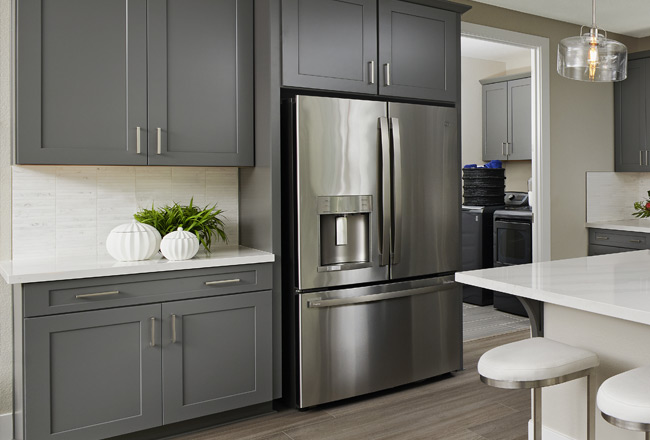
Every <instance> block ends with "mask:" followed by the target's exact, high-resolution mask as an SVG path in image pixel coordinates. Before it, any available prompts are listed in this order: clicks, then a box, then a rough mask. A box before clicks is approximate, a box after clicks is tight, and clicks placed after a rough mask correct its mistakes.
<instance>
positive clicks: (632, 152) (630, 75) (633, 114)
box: [614, 59, 650, 171]
mask: <svg viewBox="0 0 650 440" xmlns="http://www.w3.org/2000/svg"><path fill="white" fill-rule="evenodd" d="M649 74H650V70H649V69H648V60H646V59H640V60H633V61H630V62H629V63H628V65H627V79H625V80H624V81H621V82H617V83H615V85H614V115H615V119H614V121H615V123H614V128H615V144H614V145H615V152H616V164H615V169H616V171H650V167H649V166H648V160H650V159H648V154H649V153H648V150H650V146H649V145H648V139H647V131H648V127H650V123H649V122H650V121H648V118H650V112H648V111H647V110H646V105H647V104H648V92H649V91H650V87H649V84H648V82H650V76H649Z"/></svg>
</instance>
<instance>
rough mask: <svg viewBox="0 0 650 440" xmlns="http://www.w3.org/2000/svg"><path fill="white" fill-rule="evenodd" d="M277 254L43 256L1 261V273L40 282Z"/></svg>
mask: <svg viewBox="0 0 650 440" xmlns="http://www.w3.org/2000/svg"><path fill="white" fill-rule="evenodd" d="M273 261H275V256H274V255H273V254H271V253H268V252H263V251H258V250H257V249H251V248H247V247H244V246H223V247H218V248H216V249H214V250H213V251H212V253H210V254H205V253H199V254H197V255H196V256H195V257H194V258H192V259H191V260H183V261H170V260H167V259H165V258H163V257H161V256H160V255H156V256H155V257H153V258H152V259H150V260H142V261H132V262H120V261H117V260H115V259H113V258H111V257H93V256H91V257H88V256H83V257H74V258H71V257H67V258H43V259H30V260H22V261H15V260H13V261H0V275H1V276H2V278H4V280H5V281H6V282H7V283H8V284H18V283H38V282H42V281H57V280H70V279H75V278H92V277H104V276H113V275H129V274H138V273H151V272H164V271H169V270H183V269H201V268H207V267H221V266H235V265H240V264H256V263H271V262H273Z"/></svg>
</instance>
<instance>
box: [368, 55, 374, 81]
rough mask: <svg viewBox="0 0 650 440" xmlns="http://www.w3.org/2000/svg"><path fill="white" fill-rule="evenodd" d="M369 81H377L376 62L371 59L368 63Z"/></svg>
mask: <svg viewBox="0 0 650 440" xmlns="http://www.w3.org/2000/svg"><path fill="white" fill-rule="evenodd" d="M368 83H370V84H374V83H375V62H374V60H373V61H370V62H369V63H368Z"/></svg>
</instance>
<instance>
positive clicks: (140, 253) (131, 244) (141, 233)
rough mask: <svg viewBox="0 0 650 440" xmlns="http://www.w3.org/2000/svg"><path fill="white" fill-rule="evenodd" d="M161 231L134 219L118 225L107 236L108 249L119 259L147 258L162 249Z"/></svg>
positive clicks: (134, 259) (135, 259)
mask: <svg viewBox="0 0 650 440" xmlns="http://www.w3.org/2000/svg"><path fill="white" fill-rule="evenodd" d="M160 241H161V237H160V232H158V231H157V230H156V228H154V227H153V226H149V225H145V224H144V223H139V222H137V221H135V220H133V221H132V222H131V223H125V224H123V225H119V226H116V227H115V228H113V230H111V232H110V233H109V234H108V237H107V238H106V250H107V251H108V253H109V254H110V255H111V257H113V258H115V259H116V260H118V261H138V260H147V259H149V258H151V257H153V256H154V255H155V254H156V253H157V252H158V249H160Z"/></svg>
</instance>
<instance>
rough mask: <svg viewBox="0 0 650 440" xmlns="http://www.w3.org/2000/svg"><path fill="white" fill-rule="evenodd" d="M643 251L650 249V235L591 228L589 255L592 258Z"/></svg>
mask: <svg viewBox="0 0 650 440" xmlns="http://www.w3.org/2000/svg"><path fill="white" fill-rule="evenodd" d="M641 249H650V234H646V233H644V232H633V231H618V230H611V229H597V228H589V252H588V254H589V255H590V256H591V255H604V254H615V253H618V252H629V251H638V250H641Z"/></svg>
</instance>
